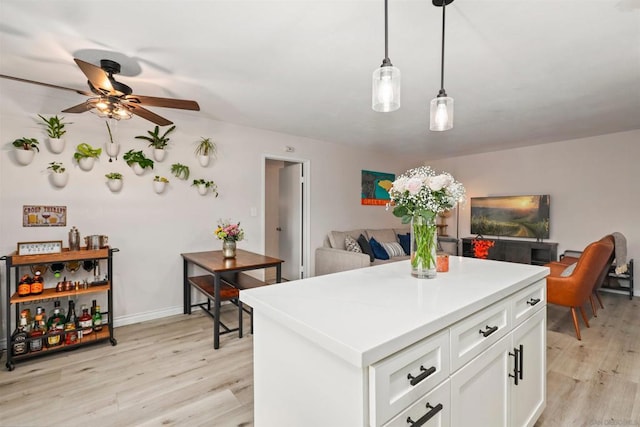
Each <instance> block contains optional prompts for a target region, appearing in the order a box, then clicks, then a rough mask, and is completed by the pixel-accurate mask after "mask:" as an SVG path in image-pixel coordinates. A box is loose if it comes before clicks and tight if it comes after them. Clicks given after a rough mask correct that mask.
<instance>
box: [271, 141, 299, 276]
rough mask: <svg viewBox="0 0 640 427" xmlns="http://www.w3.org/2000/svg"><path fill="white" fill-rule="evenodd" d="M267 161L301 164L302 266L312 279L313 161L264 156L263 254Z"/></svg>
mask: <svg viewBox="0 0 640 427" xmlns="http://www.w3.org/2000/svg"><path fill="white" fill-rule="evenodd" d="M267 160H278V161H284V162H292V163H301V164H302V171H303V176H304V185H303V191H302V236H300V237H301V238H302V245H301V248H302V257H301V261H302V265H303V267H304V276H303V277H304V278H307V277H311V272H310V270H311V255H310V253H311V244H310V241H309V240H310V239H309V238H310V236H311V225H310V224H311V209H310V202H309V201H310V200H311V196H310V193H311V191H310V188H311V179H310V176H311V173H310V170H311V161H310V160H309V159H302V158H297V157H289V156H282V155H279V154H268V153H265V154H263V155H262V162H261V168H262V180H261V181H262V187H261V189H260V197H261V205H262V213H261V224H260V226H261V228H262V252H263V253H266V252H265V251H266V249H267V238H266V232H267V230H266V209H265V204H266V195H265V188H266V185H267V182H266V177H267V171H266V168H267Z"/></svg>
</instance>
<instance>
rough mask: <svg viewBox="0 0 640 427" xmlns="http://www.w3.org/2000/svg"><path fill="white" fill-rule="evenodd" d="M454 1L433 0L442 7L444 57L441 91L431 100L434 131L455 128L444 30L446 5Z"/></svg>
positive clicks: (442, 61)
mask: <svg viewBox="0 0 640 427" xmlns="http://www.w3.org/2000/svg"><path fill="white" fill-rule="evenodd" d="M452 2H453V0H432V3H433V5H434V6H436V7H442V56H441V62H440V91H438V95H437V96H436V97H435V98H433V99H432V100H431V113H430V115H429V116H430V117H429V129H430V130H433V131H445V130H449V129H451V128H453V98H450V97H449V96H447V92H445V90H444V28H445V9H446V5H448V4H450V3H452Z"/></svg>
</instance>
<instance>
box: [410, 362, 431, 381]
mask: <svg viewBox="0 0 640 427" xmlns="http://www.w3.org/2000/svg"><path fill="white" fill-rule="evenodd" d="M420 371H421V372H422V373H421V374H420V375H418V376H417V377H414V376H413V375H411V374H407V379H408V380H410V381H409V384H411V385H416V384H418V383H419V382H420V381H422V380H424V379H425V378H427V377H428V376H429V375H431V374H433V373H434V372H435V371H436V367H435V366H432V367H430V368H429V369H425V367H424V366H422V365H420Z"/></svg>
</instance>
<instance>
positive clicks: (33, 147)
mask: <svg viewBox="0 0 640 427" xmlns="http://www.w3.org/2000/svg"><path fill="white" fill-rule="evenodd" d="M39 143H40V141H38V140H37V139H36V138H18V139H16V140H15V141H13V143H12V144H13V146H14V147H16V160H17V161H18V163H20V164H21V165H24V166H26V165H28V164H29V163H31V162H32V161H33V157H34V156H35V155H36V151H40V149H39V148H38V144H39Z"/></svg>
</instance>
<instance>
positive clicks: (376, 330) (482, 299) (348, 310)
mask: <svg viewBox="0 0 640 427" xmlns="http://www.w3.org/2000/svg"><path fill="white" fill-rule="evenodd" d="M548 274H549V269H548V268H547V267H540V266H533V265H526V264H515V263H507V262H499V261H490V260H479V259H475V258H466V257H453V256H452V257H450V258H449V272H447V273H438V275H437V277H436V278H435V279H416V278H414V277H412V276H411V272H410V266H409V261H408V260H407V261H400V262H394V263H390V264H385V265H380V266H375V267H368V268H361V269H358V270H351V271H345V272H341V273H335V274H329V275H326V276H318V277H311V278H308V279H304V280H297V281H293V282H286V283H280V284H276V285H271V286H265V287H262V288H256V289H251V290H246V291H241V292H240V299H241V300H242V301H243V302H246V303H247V304H249V305H250V306H251V307H253V308H254V310H255V311H257V312H260V313H261V314H262V315H265V316H267V317H269V318H271V319H272V320H274V321H276V322H279V323H281V324H282V325H283V326H285V327H287V328H289V329H291V330H293V331H296V332H297V333H299V334H300V335H302V336H304V337H307V338H308V339H309V340H310V341H312V342H314V343H316V344H317V345H319V346H321V347H323V348H325V349H326V350H328V351H329V352H331V353H334V354H336V355H337V356H339V357H341V358H342V359H344V360H345V361H347V362H349V363H351V364H353V365H355V366H358V367H364V366H368V365H370V364H372V363H374V362H376V361H378V360H380V359H382V358H384V357H387V356H389V355H391V354H393V353H395V352H396V351H398V350H401V349H402V348H404V347H406V346H408V345H410V344H412V343H414V342H416V341H417V340H419V339H421V338H423V337H427V336H429V335H431V334H433V333H435V332H437V331H439V330H441V329H443V328H445V327H447V326H449V325H451V324H452V323H455V322H457V321H458V320H460V319H462V318H464V317H466V316H468V315H469V314H471V313H474V312H476V311H478V310H480V309H482V308H484V307H486V306H488V305H490V304H493V303H494V302H497V301H499V300H501V299H502V298H504V297H506V296H508V295H510V294H512V293H514V292H516V291H518V290H520V289H522V288H524V287H526V286H527V285H530V284H532V283H534V282H537V281H538V280H540V279H543V278H544V277H546V276H547V275H548ZM256 333H259V329H257V330H256Z"/></svg>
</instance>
